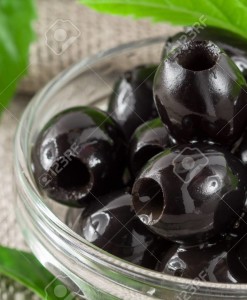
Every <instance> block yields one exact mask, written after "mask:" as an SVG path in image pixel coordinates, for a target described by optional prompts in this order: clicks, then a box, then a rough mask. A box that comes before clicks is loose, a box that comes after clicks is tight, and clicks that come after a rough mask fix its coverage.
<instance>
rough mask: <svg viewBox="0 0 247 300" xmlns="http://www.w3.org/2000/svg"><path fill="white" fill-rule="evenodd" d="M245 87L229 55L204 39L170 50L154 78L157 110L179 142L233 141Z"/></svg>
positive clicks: (242, 116) (242, 115)
mask: <svg viewBox="0 0 247 300" xmlns="http://www.w3.org/2000/svg"><path fill="white" fill-rule="evenodd" d="M226 74H227V76H226ZM246 89H247V86H246V81H245V79H244V77H243V75H242V74H241V72H240V70H239V69H238V68H237V66H236V65H235V64H234V62H233V61H232V60H231V59H230V57H229V56H227V55H226V54H225V53H224V52H223V51H222V50H221V49H220V48H218V46H216V45H215V44H213V43H212V42H207V41H193V42H190V43H188V44H185V45H183V46H182V47H181V48H177V49H175V50H174V52H173V53H171V54H169V55H168V56H167V58H165V59H164V60H163V61H162V62H161V64H160V66H159V68H158V70H157V72H156V75H155V79H154V97H155V102H156V105H157V109H158V112H159V114H160V117H161V119H162V121H163V122H164V124H166V125H167V127H168V129H169V130H170V132H171V134H172V136H173V137H174V138H175V139H176V140H177V141H178V142H179V143H183V142H192V141H193V142H195V141H200V142H201V141H213V142H215V143H220V144H223V145H232V144H233V142H234V141H236V140H237V139H238V138H239V137H240V135H241V134H242V132H243V129H244V127H245V125H246V113H247V105H246V104H247V94H246V92H245V90H246ZM235 116H236V117H235Z"/></svg>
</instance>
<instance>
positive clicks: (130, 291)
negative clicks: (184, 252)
mask: <svg viewBox="0 0 247 300" xmlns="http://www.w3.org/2000/svg"><path fill="white" fill-rule="evenodd" d="M163 44H164V37H162V38H153V39H147V40H142V41H138V42H133V43H129V44H126V45H123V46H119V47H117V48H114V49H111V50H108V51H106V52H102V53H99V54H98V55H96V56H93V57H91V58H88V59H85V60H82V61H80V62H79V63H78V64H76V65H74V66H73V67H71V68H69V69H68V70H66V71H65V72H63V73H62V74H60V75H59V76H58V77H56V78H55V79H54V80H52V81H51V82H50V83H49V84H48V85H47V86H45V88H43V89H42V90H41V91H40V92H39V93H38V94H37V95H36V96H35V97H34V99H33V100H32V101H31V103H30V104H29V105H28V107H27V108H26V110H25V112H24V114H23V116H22V119H21V121H20V124H19V127H18V130H17V134H16V139H15V154H14V156H15V161H14V173H15V180H16V194H17V197H16V199H17V202H16V215H17V219H18V222H19V224H20V227H21V228H22V231H23V234H24V237H25V239H26V241H27V243H28V244H29V246H30V247H31V249H32V251H33V253H34V254H35V255H36V256H37V258H38V259H39V260H40V262H41V263H42V264H43V265H44V266H45V267H46V268H47V269H49V270H50V271H51V272H52V273H53V274H54V275H55V276H57V277H58V278H59V279H60V280H61V281H63V282H64V283H65V284H66V285H67V286H68V287H69V288H70V289H71V290H72V291H73V292H75V293H76V294H77V295H79V297H80V296H82V295H83V294H84V295H85V296H86V298H87V299H89V300H98V299H100V300H104V299H107V300H109V299H126V300H132V299H135V300H136V299H138V300H139V299H147V300H148V299H183V300H188V299H236V298H238V299H240V298H242V299H246V295H247V285H245V284H243V285H241V284H219V283H208V282H199V281H198V280H197V278H195V279H194V280H189V279H183V278H178V277H173V276H169V275H165V274H161V273H158V272H154V271H150V270H147V269H144V268H142V267H139V266H136V265H133V264H131V263H128V262H126V261H124V260H121V259H119V258H116V257H114V256H112V255H110V254H108V253H106V252H104V251H103V250H101V249H99V248H97V247H95V246H93V245H92V244H90V243H88V242H87V241H85V240H84V239H83V238H81V237H80V236H78V235H77V234H76V233H74V232H73V231H72V230H71V229H70V228H69V226H67V225H65V218H66V215H67V213H68V208H66V207H65V206H61V205H59V204H56V203H55V202H54V201H51V200H49V199H47V198H45V197H44V196H43V195H42V194H41V193H40V192H39V190H38V189H37V186H36V184H35V181H34V179H33V176H32V170H31V163H30V156H31V155H30V152H31V149H32V146H33V144H34V142H35V140H36V138H37V135H38V133H39V132H40V130H41V129H42V128H43V126H44V125H45V124H46V122H47V121H48V120H49V119H50V118H51V117H53V116H54V115H55V114H57V113H58V112H59V111H61V110H64V109H65V108H69V107H73V106H76V105H89V104H90V105H94V106H97V107H100V108H103V109H104V108H105V106H106V102H107V99H108V97H109V95H110V94H111V92H112V86H113V84H114V82H115V80H116V78H117V77H118V76H119V74H121V73H123V72H124V71H126V70H128V69H131V68H133V67H135V66H137V65H140V64H145V63H157V64H158V63H159V60H160V56H161V50H162V47H163ZM70 213H73V214H77V213H78V210H72V211H70ZM50 292H52V291H50ZM54 293H55V291H54ZM57 299H59V297H57ZM64 299H65V298H64ZM66 299H67V298H66ZM68 299H69V297H68ZM70 299H71V298H70Z"/></svg>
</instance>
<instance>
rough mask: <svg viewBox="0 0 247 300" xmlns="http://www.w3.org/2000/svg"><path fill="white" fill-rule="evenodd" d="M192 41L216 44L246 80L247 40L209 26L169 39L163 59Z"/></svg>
mask: <svg viewBox="0 0 247 300" xmlns="http://www.w3.org/2000/svg"><path fill="white" fill-rule="evenodd" d="M192 39H193V40H196V41H199V40H208V41H212V42H214V43H215V44H216V45H218V46H219V48H221V49H223V50H224V51H225V52H226V54H227V55H229V56H230V57H231V59H232V60H233V61H234V63H235V64H236V65H237V66H238V68H239V70H240V71H241V72H242V73H243V75H244V76H245V78H246V76H247V40H246V39H244V38H243V37H241V36H240V35H238V34H236V33H233V32H231V31H228V30H225V29H220V28H216V27H209V26H207V27H205V28H203V29H202V30H198V31H195V28H193V27H188V28H186V30H185V31H183V32H179V33H177V34H175V35H174V36H172V37H169V38H168V39H167V41H166V45H165V47H164V50H163V53H162V58H164V57H165V56H166V55H167V54H168V53H169V52H170V51H172V50H173V49H175V48H177V47H178V46H180V45H181V44H183V43H184V42H185V41H189V40H192Z"/></svg>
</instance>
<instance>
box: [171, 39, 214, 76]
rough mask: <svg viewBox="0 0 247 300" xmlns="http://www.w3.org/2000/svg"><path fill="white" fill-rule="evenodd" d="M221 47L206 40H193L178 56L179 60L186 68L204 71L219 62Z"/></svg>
mask: <svg viewBox="0 0 247 300" xmlns="http://www.w3.org/2000/svg"><path fill="white" fill-rule="evenodd" d="M218 57H219V49H218V48H217V46H215V45H213V44H212V43H210V42H206V41H195V42H191V43H189V44H188V45H186V46H185V47H183V48H182V49H181V51H180V53H179V54H178V56H177V62H178V64H179V65H180V66H182V67H183V68H184V69H187V70H191V71H203V70H208V69H211V68H212V67H213V66H214V65H215V64H216V62H217V60H218Z"/></svg>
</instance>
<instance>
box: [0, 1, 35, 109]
mask: <svg viewBox="0 0 247 300" xmlns="http://www.w3.org/2000/svg"><path fill="white" fill-rule="evenodd" d="M35 16H36V14H35V7H34V3H33V0H1V1H0V112H1V111H2V110H3V109H4V108H5V107H6V106H7V104H8V103H9V101H10V99H11V97H12V96H13V94H14V92H15V90H16V87H17V84H18V81H19V80H20V78H21V77H22V76H23V75H24V74H25V73H26V72H27V69H28V54H29V51H28V50H29V45H30V43H31V42H32V41H33V40H34V30H33V26H32V25H33V24H32V23H33V20H34V18H35Z"/></svg>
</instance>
